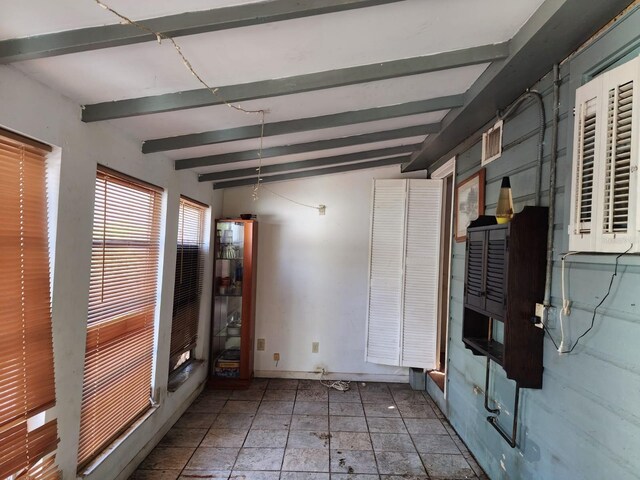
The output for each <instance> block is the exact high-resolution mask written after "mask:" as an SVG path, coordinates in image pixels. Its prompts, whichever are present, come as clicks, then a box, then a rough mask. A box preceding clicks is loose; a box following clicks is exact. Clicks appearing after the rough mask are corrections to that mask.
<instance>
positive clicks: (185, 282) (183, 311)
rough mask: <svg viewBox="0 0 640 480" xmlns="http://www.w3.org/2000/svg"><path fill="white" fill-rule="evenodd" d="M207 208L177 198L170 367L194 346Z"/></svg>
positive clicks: (198, 311)
mask: <svg viewBox="0 0 640 480" xmlns="http://www.w3.org/2000/svg"><path fill="white" fill-rule="evenodd" d="M206 209H207V207H206V206H205V205H202V204H200V203H197V202H194V201H192V200H189V199H187V198H184V197H181V198H180V211H179V215H178V250H177V258H176V278H175V290H174V293H173V322H172V326H171V363H170V364H171V366H172V368H173V367H174V366H177V365H178V359H179V357H180V356H181V355H182V354H183V353H185V352H188V351H189V350H191V349H193V348H194V347H195V346H196V341H197V336H198V317H199V316H200V293H201V290H202V275H203V268H204V265H203V261H204V220H205V213H206Z"/></svg>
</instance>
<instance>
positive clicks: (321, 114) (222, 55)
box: [0, 0, 630, 188]
mask: <svg viewBox="0 0 640 480" xmlns="http://www.w3.org/2000/svg"><path fill="white" fill-rule="evenodd" d="M104 1H105V3H106V4H108V5H109V6H110V7H112V8H113V9H115V10H117V11H118V12H119V13H121V14H123V15H125V16H127V17H128V18H130V19H133V20H135V21H139V22H140V24H142V25H144V26H145V27H148V28H149V29H150V30H153V31H156V32H162V33H163V34H165V35H167V36H171V37H173V38H175V40H176V42H178V44H179V46H180V48H181V50H182V52H183V53H184V55H185V56H186V58H187V59H188V60H189V62H190V63H191V64H192V66H193V68H194V70H195V71H196V72H197V73H198V75H200V76H201V77H202V78H203V79H204V80H205V82H207V83H208V84H209V85H210V86H212V87H215V88H217V89H218V90H217V92H216V93H215V94H213V93H211V92H210V91H208V90H206V89H205V88H203V86H202V85H201V84H200V83H199V82H198V81H197V79H196V78H195V77H194V76H193V75H192V74H191V73H190V72H189V71H188V69H186V68H185V66H184V65H183V62H182V60H181V59H180V57H179V56H178V55H177V53H176V51H175V49H174V47H173V46H172V45H171V43H170V42H169V41H168V40H164V41H163V42H162V43H161V44H158V42H157V41H156V38H155V36H154V35H152V34H150V33H149V32H146V31H144V30H143V29H141V28H138V27H136V26H132V25H124V24H120V23H119V19H118V18H117V17H116V16H115V15H114V14H113V13H111V12H109V11H107V10H105V9H103V8H100V7H99V5H98V4H97V3H96V2H94V0H56V1H55V2H52V1H50V0H30V1H23V2H8V1H5V2H3V4H2V12H3V15H2V18H1V19H0V63H12V64H13V65H14V66H15V67H16V68H18V69H20V70H21V71H23V72H24V73H26V74H27V75H29V76H31V77H33V78H35V79H37V80H38V81H40V82H42V83H45V84H47V85H49V86H50V87H51V88H53V89H54V90H56V91H59V92H61V93H62V94H64V95H66V96H68V97H69V98H71V99H72V100H74V101H76V102H77V103H78V104H79V105H82V106H83V111H82V117H83V120H84V121H86V122H111V123H113V124H114V125H115V126H117V127H118V128H119V129H121V130H123V131H125V132H127V134H128V135H131V136H133V137H135V138H136V139H138V140H139V141H140V145H141V149H142V151H143V152H145V153H154V152H163V153H164V154H165V155H167V156H168V157H169V158H170V159H172V160H174V161H175V168H176V169H191V170H193V171H194V172H196V173H197V174H198V175H199V179H200V180H201V181H207V182H213V183H214V188H226V187H231V186H237V185H246V184H251V183H255V181H256V170H255V169H256V168H257V166H258V165H259V164H260V163H261V164H262V175H263V181H267V182H268V181H279V180H286V179H289V178H300V177H304V176H311V175H318V174H323V173H335V172H340V171H346V170H352V169H357V168H374V167H377V166H381V165H391V164H404V169H405V170H415V169H423V168H426V167H428V166H429V165H432V164H433V163H434V162H436V161H437V160H439V159H440V158H441V157H442V156H443V155H445V154H447V152H449V151H450V150H451V148H453V147H454V146H455V145H456V144H457V143H459V142H460V141H462V140H464V138H465V137H466V136H468V135H469V134H470V133H472V132H473V131H474V130H475V129H477V128H479V127H480V126H482V125H483V124H484V123H485V122H486V121H487V120H489V118H491V116H492V114H493V112H495V110H496V109H497V108H503V107H504V106H506V105H507V104H508V103H509V102H511V101H513V99H514V98H515V97H516V96H517V95H518V94H519V93H520V92H522V90H524V89H525V88H527V87H528V86H529V85H531V84H532V83H533V82H535V81H536V80H537V79H538V78H540V77H541V76H542V75H544V74H545V73H546V72H547V71H548V70H549V69H550V67H551V66H552V65H553V63H555V62H557V61H560V60H562V59H563V58H564V57H566V55H568V54H569V53H570V52H571V51H572V50H573V49H575V48H576V47H577V45H579V44H580V43H581V42H582V41H584V40H585V39H586V38H588V37H589V36H590V35H592V34H593V33H594V32H595V31H596V30H597V29H598V28H599V27H600V26H601V25H602V24H604V23H605V22H606V21H607V20H609V19H610V18H612V17H613V16H614V15H615V14H616V13H618V12H619V11H620V10H622V9H623V8H624V7H625V6H626V5H627V4H628V3H630V2H629V0H608V1H607V2H583V1H579V0H544V1H543V0H518V1H513V0H447V1H443V0H270V1H262V2H256V1H253V0H182V1H180V2H176V1H170V0H136V1H135V2H131V1H127V0H111V1H109V0H104ZM586 4H587V5H586ZM590 4H594V5H590ZM225 102H229V103H232V104H234V105H241V106H242V108H244V109H246V110H265V111H267V113H266V115H265V124H264V132H263V128H262V125H261V117H260V115H258V114H247V113H244V112H241V111H238V110H236V109H234V108H230V107H229V106H228V105H225ZM262 132H263V134H262ZM261 134H262V135H261ZM261 136H263V138H262V141H261V138H260V137H261ZM261 143H262V160H261V161H260V160H259V158H258V157H259V154H260V144H261ZM149 161H150V163H152V162H153V159H151V158H150V160H149Z"/></svg>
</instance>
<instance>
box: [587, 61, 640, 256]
mask: <svg viewBox="0 0 640 480" xmlns="http://www.w3.org/2000/svg"><path fill="white" fill-rule="evenodd" d="M639 68H640V61H637V60H636V61H633V62H629V63H626V64H625V65H623V66H621V67H618V68H616V69H614V70H612V71H610V72H607V73H605V74H604V75H603V79H602V88H603V89H602V95H601V111H602V112H603V113H602V115H603V117H602V118H603V119H604V121H603V124H604V125H603V128H604V129H605V136H604V139H605V140H604V142H602V143H603V145H602V147H603V153H602V161H601V162H600V163H601V169H602V171H601V173H600V178H601V179H602V185H601V188H600V189H599V194H600V195H599V197H598V209H599V211H598V213H599V215H598V218H599V221H598V223H599V225H598V228H599V230H600V232H601V235H599V236H598V238H597V241H596V243H597V244H596V248H597V250H598V251H603V252H620V251H624V250H625V249H626V248H627V247H628V246H629V245H630V244H631V243H634V242H635V237H636V231H637V228H638V224H637V212H636V211H634V210H637V202H638V173H637V169H638V136H639V133H638V132H639V130H638V128H639V125H638V115H639V113H638V110H639V109H638V95H639V94H638V92H639V88H640V87H639V86H638V83H639V82H638V78H639V74H638V71H639Z"/></svg>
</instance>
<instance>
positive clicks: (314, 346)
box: [311, 342, 320, 353]
mask: <svg viewBox="0 0 640 480" xmlns="http://www.w3.org/2000/svg"><path fill="white" fill-rule="evenodd" d="M319 351H320V342H313V343H312V344H311V353H318V352H319Z"/></svg>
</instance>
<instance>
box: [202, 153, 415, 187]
mask: <svg viewBox="0 0 640 480" xmlns="http://www.w3.org/2000/svg"><path fill="white" fill-rule="evenodd" d="M416 147H417V145H402V146H400V147H391V148H380V149H378V150H369V151H367V152H356V153H348V154H346V155H336V156H333V157H324V158H314V159H313V160H301V161H299V162H288V163H279V164H276V165H266V166H263V167H262V168H261V169H260V173H261V175H270V174H273V173H283V172H289V171H291V170H302V169H304V168H318V167H326V166H328V165H337V164H341V163H349V162H357V161H361V160H371V159H372V158H381V157H390V156H398V154H407V153H411V152H413V150H414V149H415V148H416ZM403 159H404V160H403V161H406V160H407V156H406V155H405V156H404V157H403ZM255 175H256V168H255V167H253V168H238V169H236V170H226V171H224V172H213V173H203V174H201V175H198V181H199V182H212V181H213V182H215V181H219V180H228V179H231V178H242V177H250V176H255Z"/></svg>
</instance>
